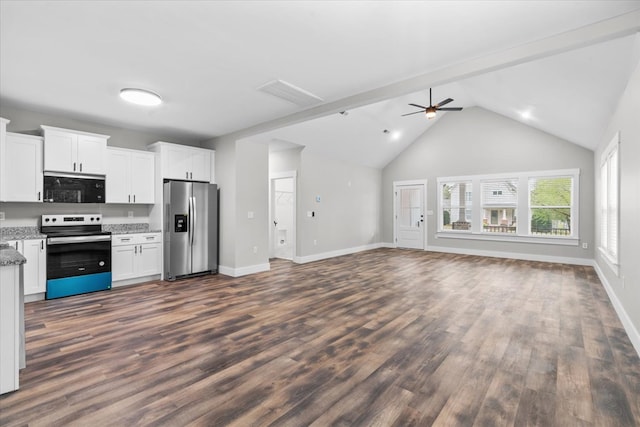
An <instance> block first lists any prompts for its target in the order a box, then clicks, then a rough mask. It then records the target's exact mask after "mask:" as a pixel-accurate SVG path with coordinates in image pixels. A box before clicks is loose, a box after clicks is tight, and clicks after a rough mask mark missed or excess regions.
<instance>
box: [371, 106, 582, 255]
mask: <svg viewBox="0 0 640 427" xmlns="http://www.w3.org/2000/svg"><path fill="white" fill-rule="evenodd" d="M569 168H579V169H580V206H579V209H580V230H579V235H580V240H581V242H586V243H588V245H589V248H588V249H586V250H585V249H582V248H581V247H576V246H558V245H546V244H533V243H515V242H495V241H485V240H482V241H480V240H460V239H444V238H439V239H436V229H437V212H436V210H437V199H436V198H437V191H436V178H437V177H443V176H463V175H478V174H491V173H503V172H527V171H541V170H549V169H569ZM416 179H427V180H428V188H427V210H432V211H433V212H434V215H432V216H427V217H426V220H427V245H428V247H432V248H433V247H437V248H440V249H442V250H446V251H452V252H463V253H495V254H496V255H498V254H506V253H508V254H514V255H515V257H521V258H534V259H542V258H545V259H550V258H554V257H555V258H557V259H559V260H562V259H567V258H568V259H571V260H577V261H578V262H581V261H580V260H584V262H585V263H588V260H590V259H591V258H593V244H594V233H593V230H594V216H593V203H594V198H593V182H594V176H593V152H592V151H590V150H588V149H586V148H583V147H580V146H578V145H575V144H572V143H570V142H567V141H565V140H562V139H560V138H557V137H554V136H552V135H549V134H547V133H544V132H541V131H539V130H536V129H534V128H532V127H530V126H526V125H524V124H522V123H519V122H516V121H514V120H511V119H508V118H506V117H504V116H501V115H498V114H495V113H492V112H490V111H487V110H484V109H482V108H479V107H475V108H469V109H465V110H463V111H461V112H459V113H447V114H445V115H443V116H442V117H440V118H439V119H438V122H436V123H435V124H434V125H433V126H431V128H430V129H429V130H428V131H427V132H425V133H424V134H423V135H422V136H420V137H419V138H418V139H417V140H416V141H415V142H414V143H413V144H412V145H410V146H409V147H408V148H407V149H406V150H405V151H404V152H402V153H401V154H400V155H399V156H398V157H397V158H395V159H394V160H393V161H392V162H390V163H389V164H388V165H387V166H386V167H385V168H384V169H383V173H382V183H383V187H382V194H383V196H382V217H383V240H384V241H385V242H389V243H391V242H392V240H393V196H392V195H393V182H394V181H403V180H416Z"/></svg>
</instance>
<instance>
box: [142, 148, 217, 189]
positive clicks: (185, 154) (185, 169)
mask: <svg viewBox="0 0 640 427" xmlns="http://www.w3.org/2000/svg"><path fill="white" fill-rule="evenodd" d="M148 148H149V149H150V150H152V151H155V152H156V153H160V164H161V175H162V178H163V179H180V180H184V181H201V182H211V183H213V182H215V174H214V170H213V156H214V153H215V152H214V151H213V150H207V149H205V148H197V147H190V146H186V145H180V144H172V143H169V142H156V143H155V144H151V145H149V147H148Z"/></svg>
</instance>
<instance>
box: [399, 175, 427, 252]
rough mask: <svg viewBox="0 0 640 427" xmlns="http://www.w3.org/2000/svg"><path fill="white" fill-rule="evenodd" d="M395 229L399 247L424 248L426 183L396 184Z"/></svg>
mask: <svg viewBox="0 0 640 427" xmlns="http://www.w3.org/2000/svg"><path fill="white" fill-rule="evenodd" d="M394 187H395V189H394V195H395V230H396V246H397V247H399V248H410V249H424V248H425V245H424V242H425V234H426V233H425V226H426V223H425V221H424V219H425V218H424V214H425V208H424V207H425V189H426V185H425V184H396V185H394Z"/></svg>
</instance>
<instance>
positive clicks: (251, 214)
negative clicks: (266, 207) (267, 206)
mask: <svg viewBox="0 0 640 427" xmlns="http://www.w3.org/2000/svg"><path fill="white" fill-rule="evenodd" d="M253 216H254V215H253V211H249V212H247V218H249V219H253Z"/></svg>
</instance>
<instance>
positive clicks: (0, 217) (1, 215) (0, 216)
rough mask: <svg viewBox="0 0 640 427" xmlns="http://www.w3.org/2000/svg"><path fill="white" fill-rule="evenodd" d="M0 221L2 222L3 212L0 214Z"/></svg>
mask: <svg viewBox="0 0 640 427" xmlns="http://www.w3.org/2000/svg"><path fill="white" fill-rule="evenodd" d="M0 221H4V212H0Z"/></svg>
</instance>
